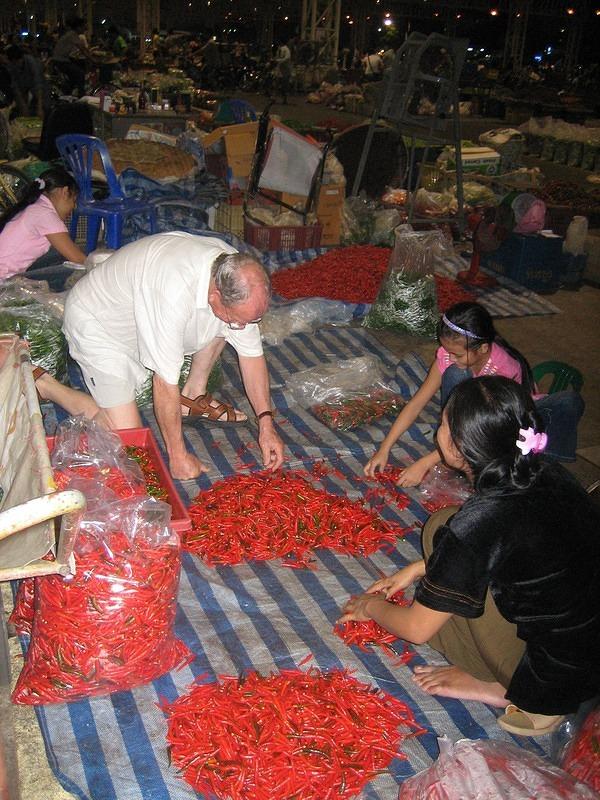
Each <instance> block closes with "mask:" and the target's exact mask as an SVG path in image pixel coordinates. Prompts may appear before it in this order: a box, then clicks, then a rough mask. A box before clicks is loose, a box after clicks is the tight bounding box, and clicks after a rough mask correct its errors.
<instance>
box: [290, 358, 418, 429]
mask: <svg viewBox="0 0 600 800" xmlns="http://www.w3.org/2000/svg"><path fill="white" fill-rule="evenodd" d="M286 388H287V389H288V390H289V391H290V392H291V393H292V396H293V398H294V400H295V401H296V402H297V403H299V404H300V405H301V406H304V407H305V408H310V409H311V411H312V412H313V414H314V415H315V416H316V417H317V418H318V419H319V420H321V422H323V423H324V424H325V425H327V426H328V427H329V428H332V429H334V430H352V429H353V428H357V427H359V426H360V425H366V424H368V423H369V422H372V421H374V420H376V419H379V418H380V417H382V416H384V415H385V414H394V413H396V414H397V413H399V411H400V409H401V408H402V406H403V405H404V400H403V399H402V398H401V397H400V396H399V395H398V394H397V393H396V392H395V391H394V390H393V389H392V388H391V387H390V386H388V385H387V384H386V382H385V376H384V373H383V369H382V364H381V361H380V360H379V359H378V358H377V356H359V357H357V358H349V359H346V360H345V361H339V362H336V363H334V364H326V365H324V366H320V367H312V368H311V369H306V370H302V371H300V372H296V373H295V374H293V375H291V376H290V378H288V380H287V383H286Z"/></svg>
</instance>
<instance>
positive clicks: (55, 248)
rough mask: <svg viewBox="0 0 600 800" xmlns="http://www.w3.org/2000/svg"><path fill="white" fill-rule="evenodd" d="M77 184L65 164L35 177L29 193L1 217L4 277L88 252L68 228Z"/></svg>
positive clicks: (0, 256)
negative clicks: (81, 246) (72, 237)
mask: <svg viewBox="0 0 600 800" xmlns="http://www.w3.org/2000/svg"><path fill="white" fill-rule="evenodd" d="M76 202H77V184H76V183H75V180H74V179H73V177H72V176H71V175H69V173H68V172H66V170H64V169H62V167H53V168H52V169H49V170H46V172H44V173H42V175H40V177H39V178H36V180H35V181H33V183H32V185H31V187H30V188H29V191H28V192H27V194H26V195H25V197H24V198H23V199H22V200H21V201H20V202H19V203H17V204H16V205H15V206H13V207H12V208H11V209H9V211H8V212H7V213H6V214H4V216H3V217H2V218H0V280H5V279H6V278H10V277H11V276H12V275H17V274H19V273H22V272H26V271H27V270H29V269H31V270H32V274H31V275H28V276H27V277H42V276H41V275H40V276H36V275H35V273H34V272H33V270H36V269H38V268H40V267H47V266H51V265H56V264H61V263H62V262H63V261H72V262H74V263H75V264H83V262H84V261H85V253H84V252H83V251H82V250H81V249H80V248H79V247H77V245H76V244H75V243H74V242H73V240H72V239H71V237H70V236H69V233H68V231H67V228H66V225H65V220H66V219H67V218H68V216H69V214H70V213H71V212H72V211H73V209H74V208H75V204H76Z"/></svg>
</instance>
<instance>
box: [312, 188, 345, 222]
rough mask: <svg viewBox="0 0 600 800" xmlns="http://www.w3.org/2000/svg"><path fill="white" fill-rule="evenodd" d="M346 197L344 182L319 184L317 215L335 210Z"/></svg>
mask: <svg viewBox="0 0 600 800" xmlns="http://www.w3.org/2000/svg"><path fill="white" fill-rule="evenodd" d="M345 199H346V186H345V184H327V185H325V186H321V191H320V192H319V199H318V201H317V216H319V214H327V213H328V212H333V211H336V210H337V209H338V208H341V207H342V206H343V205H344V200H345Z"/></svg>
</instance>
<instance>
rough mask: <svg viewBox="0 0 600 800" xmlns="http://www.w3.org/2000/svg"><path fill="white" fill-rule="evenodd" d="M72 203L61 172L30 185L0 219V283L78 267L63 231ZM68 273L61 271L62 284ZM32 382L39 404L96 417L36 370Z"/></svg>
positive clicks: (85, 400)
mask: <svg viewBox="0 0 600 800" xmlns="http://www.w3.org/2000/svg"><path fill="white" fill-rule="evenodd" d="M76 202H77V184H76V183H75V180H74V179H73V178H72V177H71V175H69V173H68V172H66V171H65V170H64V169H62V168H61V167H53V168H52V169H49V170H46V172H44V173H42V175H41V176H40V177H39V178H37V179H36V180H35V181H34V182H33V184H32V186H31V187H30V190H29V192H28V194H27V195H26V196H25V197H24V198H23V199H22V200H21V202H20V203H18V204H17V205H15V206H13V208H11V209H10V210H9V211H8V212H7V213H6V214H5V215H4V216H3V217H1V218H0V282H1V281H3V280H6V279H7V278H10V277H12V276H13V275H17V274H19V273H23V274H24V275H25V277H32V278H37V279H41V278H45V277H47V275H48V272H47V268H50V267H52V268H53V274H54V275H56V265H59V264H62V263H63V262H64V261H72V262H74V263H76V264H83V262H84V260H85V253H84V252H83V251H82V250H81V249H80V248H79V247H77V245H76V244H75V243H74V242H73V240H72V239H71V237H70V236H69V233H68V231H67V228H66V225H65V220H66V219H67V218H68V216H69V214H70V213H71V212H72V211H73V209H74V208H75V203H76ZM40 267H41V269H40ZM71 272H72V270H69V269H68V268H65V270H64V271H63V274H62V276H61V277H62V279H63V281H64V278H65V277H66V275H67V274H70V273H71ZM11 332H12V331H11ZM33 376H34V378H35V385H36V389H37V390H38V394H39V396H40V399H41V400H50V401H52V402H54V403H57V404H58V405H60V406H62V407H63V408H64V409H65V410H66V411H67V413H69V414H72V415H74V414H85V416H87V417H89V418H90V419H91V418H93V417H95V416H96V415H97V413H98V406H97V405H96V403H95V402H94V400H93V398H92V397H90V395H88V394H85V393H84V392H79V391H77V390H75V389H71V388H70V387H69V386H64V385H63V384H61V383H59V382H58V381H57V380H56V379H55V378H53V377H52V375H49V374H48V373H47V372H46V371H45V370H43V369H42V368H41V367H35V368H34V371H33ZM98 421H99V422H102V421H101V420H100V419H98Z"/></svg>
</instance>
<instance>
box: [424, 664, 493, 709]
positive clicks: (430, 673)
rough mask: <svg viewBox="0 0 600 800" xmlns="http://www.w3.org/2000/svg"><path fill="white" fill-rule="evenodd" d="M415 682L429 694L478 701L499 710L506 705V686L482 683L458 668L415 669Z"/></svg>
mask: <svg viewBox="0 0 600 800" xmlns="http://www.w3.org/2000/svg"><path fill="white" fill-rule="evenodd" d="M413 681H414V682H415V683H416V684H417V685H418V686H419V687H420V688H421V689H422V690H423V691H424V692H427V694H438V695H440V696H441V697H454V698H455V699H457V700H478V701H479V702H480V703H487V704H488V705H490V706H497V707H498V708H504V706H505V705H506V697H505V695H506V689H505V688H504V686H502V685H501V684H499V683H496V682H488V681H481V680H479V679H478V678H474V677H473V675H469V673H468V672H465V671H464V670H462V669H459V668H458V667H453V666H447V667H446V666H437V667H415V669H414V673H413Z"/></svg>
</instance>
